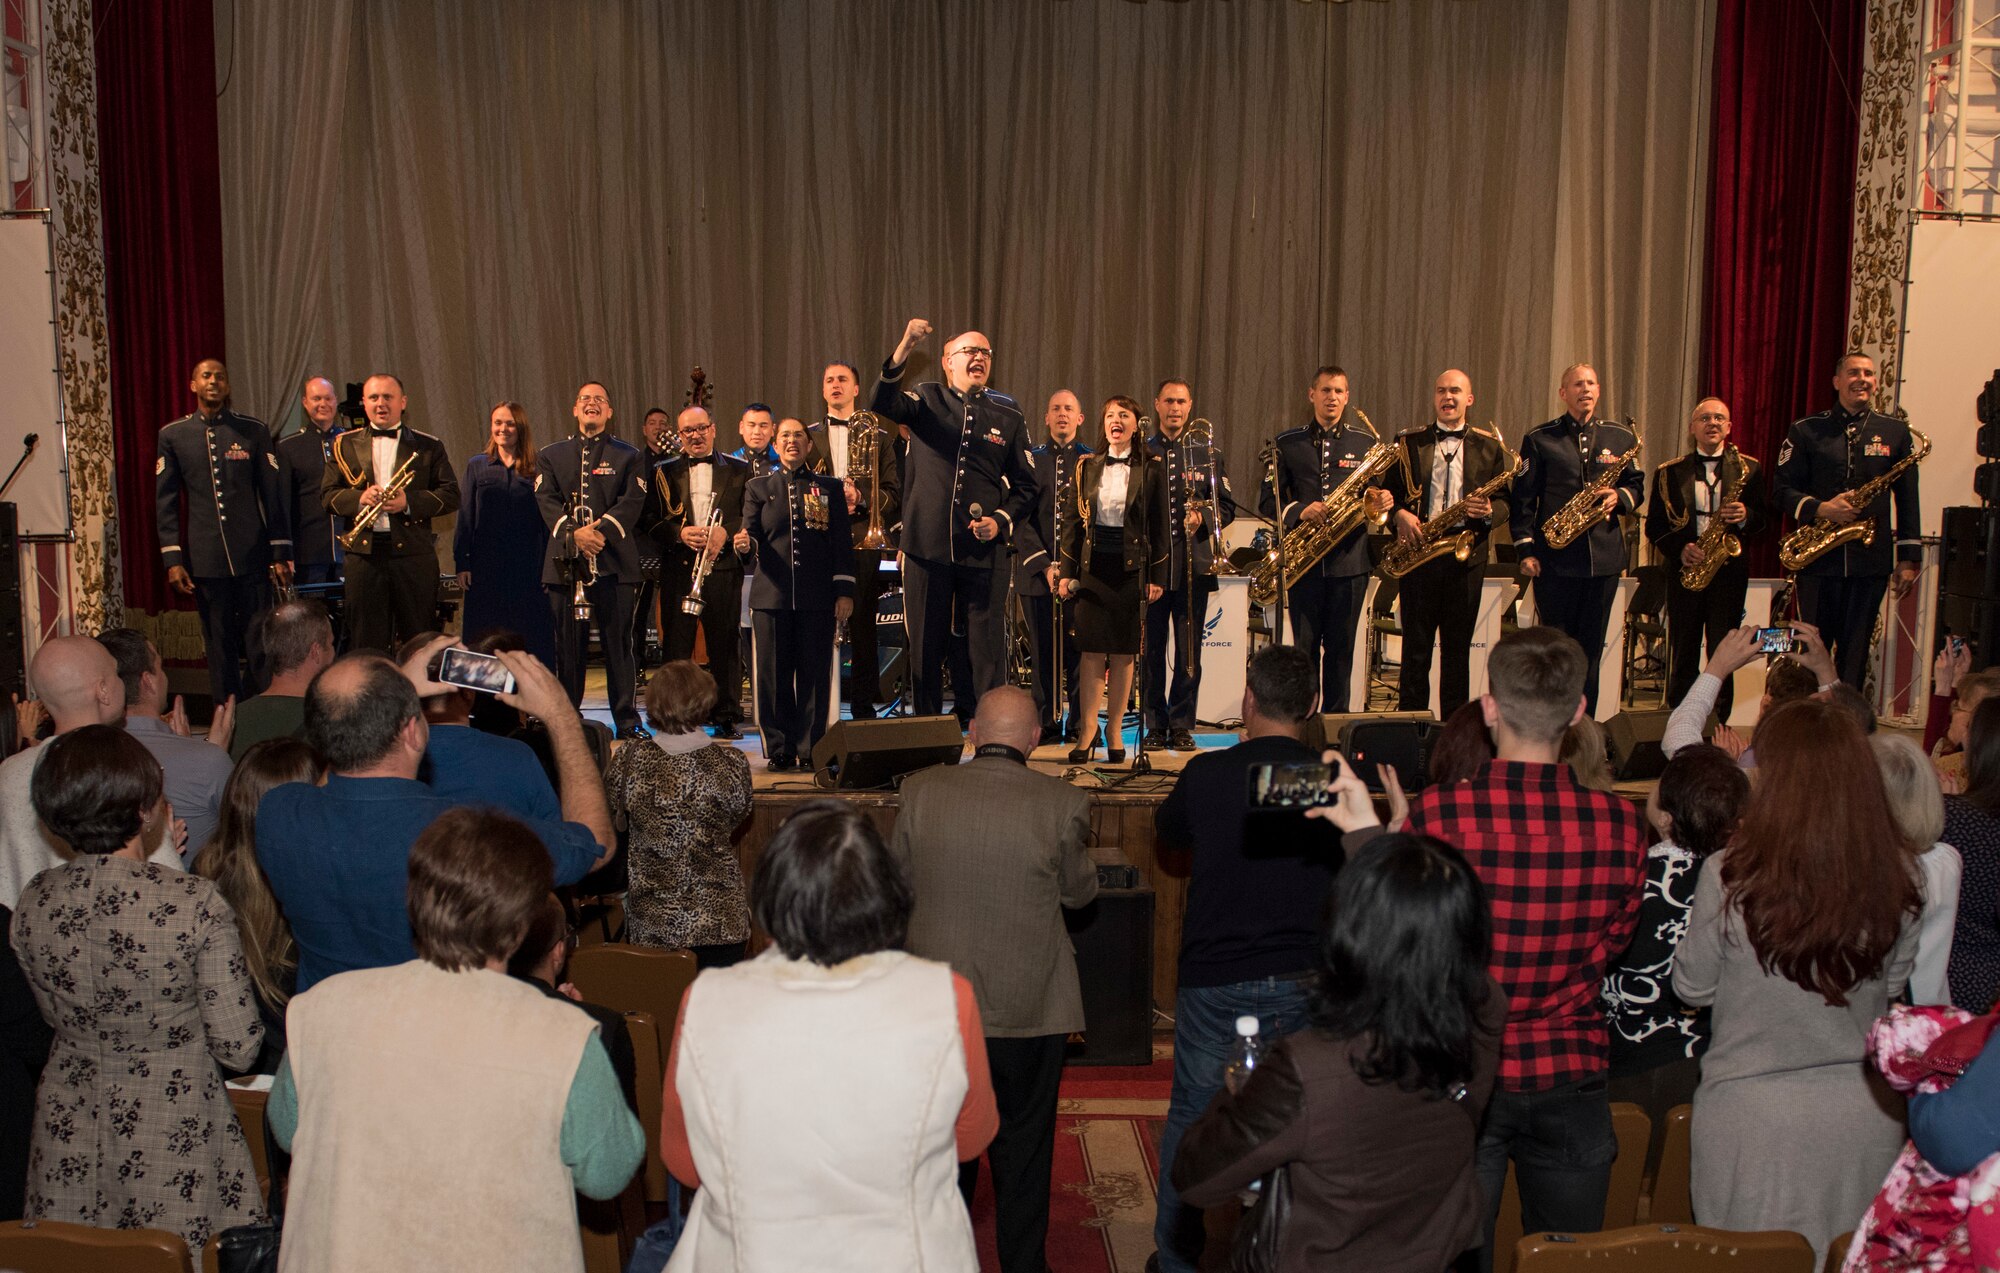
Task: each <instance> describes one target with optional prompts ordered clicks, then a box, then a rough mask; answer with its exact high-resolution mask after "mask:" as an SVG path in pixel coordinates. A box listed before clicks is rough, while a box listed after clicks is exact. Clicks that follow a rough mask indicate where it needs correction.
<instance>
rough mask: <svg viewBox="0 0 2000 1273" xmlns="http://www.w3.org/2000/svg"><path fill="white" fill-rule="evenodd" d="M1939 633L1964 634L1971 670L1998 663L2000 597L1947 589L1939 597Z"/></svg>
mask: <svg viewBox="0 0 2000 1273" xmlns="http://www.w3.org/2000/svg"><path fill="white" fill-rule="evenodd" d="M1937 626H1938V636H1939V637H1948V636H1955V637H1963V638H1964V639H1965V645H1966V648H1967V649H1969V650H1971V651H1972V670H1973V671H1975V672H1978V671H1982V670H1984V669H1986V668H1989V667H1992V666H1993V665H1994V664H1996V663H2000V596H1996V595H1994V594H1991V593H1989V594H1988V595H1986V596H1983V597H1968V596H1966V595H1965V594H1963V593H1958V592H1948V593H1946V594H1945V595H1943V596H1941V597H1939V598H1938V622H1937Z"/></svg>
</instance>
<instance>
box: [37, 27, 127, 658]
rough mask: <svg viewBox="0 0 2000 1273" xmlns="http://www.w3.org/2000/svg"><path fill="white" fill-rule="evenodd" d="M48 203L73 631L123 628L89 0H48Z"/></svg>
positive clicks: (95, 99)
mask: <svg viewBox="0 0 2000 1273" xmlns="http://www.w3.org/2000/svg"><path fill="white" fill-rule="evenodd" d="M43 11H44V15H45V18H46V23H47V25H46V35H47V44H46V49H45V52H46V55H47V58H48V64H47V65H48V96H47V102H48V112H49V117H48V154H49V196H50V197H49V205H50V208H51V211H52V213H53V224H54V230H55V267H56V288H57V296H58V304H57V309H56V314H57V341H58V345H59V347H60V349H61V351H62V369H63V399H64V406H65V409H66V411H67V414H68V417H69V499H70V518H71V522H72V525H73V528H74V531H75V535H76V542H75V544H74V545H73V546H72V548H71V551H70V554H69V563H70V564H69V594H70V598H71V601H72V604H73V606H74V614H73V616H72V617H73V620H74V629H73V630H74V631H77V632H88V633H96V632H101V631H103V630H104V629H105V628H107V627H115V626H117V625H118V624H120V623H123V622H124V609H125V605H124V587H123V584H122V583H121V581H120V575H119V569H118V496H117V490H116V487H115V485H114V483H113V480H112V460H113V455H112V445H111V345H110V339H109V336H108V327H107V323H106V318H105V304H104V233H103V225H102V218H101V215H100V212H101V205H100V203H99V193H100V187H99V184H98V168H97V64H96V56H95V53H94V52H93V49H92V45H91V5H90V0H44V10H43Z"/></svg>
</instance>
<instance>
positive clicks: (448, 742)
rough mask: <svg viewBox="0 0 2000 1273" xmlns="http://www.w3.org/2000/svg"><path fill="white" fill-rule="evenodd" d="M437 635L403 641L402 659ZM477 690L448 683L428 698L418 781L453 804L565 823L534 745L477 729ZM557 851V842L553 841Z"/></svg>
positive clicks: (427, 668)
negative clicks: (425, 737) (474, 709)
mask: <svg viewBox="0 0 2000 1273" xmlns="http://www.w3.org/2000/svg"><path fill="white" fill-rule="evenodd" d="M437 641H438V633H435V632H426V633H424V634H423V635H421V636H416V637H412V638H410V639H409V640H408V641H406V642H404V644H403V648H402V649H401V650H400V651H398V654H397V657H399V658H401V659H403V660H405V661H409V660H412V659H415V658H416V657H417V656H418V655H420V654H423V653H424V652H425V651H427V650H433V651H434V647H436V645H437ZM439 657H440V656H439V655H438V654H437V653H435V652H433V653H431V655H430V658H429V659H428V660H427V661H426V662H425V663H423V664H422V665H421V666H422V667H423V669H424V671H423V674H424V675H425V676H427V677H429V676H435V675H436V674H437V660H438V658H439ZM472 694H473V691H471V690H468V689H460V688H458V687H457V686H451V685H447V686H445V687H444V692H443V693H440V694H426V695H424V698H423V713H424V721H425V723H426V724H428V725H429V726H430V740H429V742H428V743H427V744H426V745H425V747H424V759H423V763H422V764H420V765H419V766H418V767H417V780H418V781H419V782H423V783H426V784H428V785H429V786H430V789H431V791H432V792H433V793H434V794H436V795H439V796H442V797H444V798H445V799H446V800H449V801H451V802H452V803H453V804H463V805H477V806H484V807H485V808H489V809H499V810H501V811H502V812H505V813H511V814H513V815H514V816H515V817H517V818H520V819H521V820H522V821H524V822H531V823H532V822H538V821H539V822H561V821H562V817H563V814H562V802H561V801H560V800H558V799H557V798H556V789H555V788H554V787H552V786H550V785H549V776H548V773H547V772H546V771H545V770H544V769H543V768H542V762H541V760H540V759H539V758H538V757H537V756H536V755H535V749H534V748H532V747H530V746H528V744H526V743H524V742H522V741H521V740H520V739H518V738H506V737H503V736H501V735H499V734H489V733H487V732H486V731H485V730H483V729H474V728H473V727H472V703H473V698H472ZM549 848H550V851H551V852H554V851H555V848H556V846H554V845H550V846H549Z"/></svg>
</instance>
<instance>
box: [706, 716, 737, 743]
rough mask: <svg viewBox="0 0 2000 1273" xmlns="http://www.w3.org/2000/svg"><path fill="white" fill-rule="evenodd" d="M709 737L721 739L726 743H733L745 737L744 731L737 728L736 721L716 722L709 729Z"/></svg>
mask: <svg viewBox="0 0 2000 1273" xmlns="http://www.w3.org/2000/svg"><path fill="white" fill-rule="evenodd" d="M708 736H709V737H710V738H719V739H721V740H722V741H724V742H730V743H733V742H735V741H736V740H737V739H739V738H741V737H743V731H742V730H741V729H740V728H738V727H737V724H736V722H735V721H733V720H722V721H717V722H715V724H714V725H712V726H710V727H709V731H708Z"/></svg>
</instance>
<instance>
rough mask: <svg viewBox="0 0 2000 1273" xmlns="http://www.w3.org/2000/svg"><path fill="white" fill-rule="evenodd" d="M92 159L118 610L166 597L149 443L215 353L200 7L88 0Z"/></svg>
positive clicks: (216, 234)
mask: <svg viewBox="0 0 2000 1273" xmlns="http://www.w3.org/2000/svg"><path fill="white" fill-rule="evenodd" d="M94 9H95V15H94V25H95V27H96V29H97V140H98V165H99V174H100V179H101V181H102V183H103V200H104V274H105V278H104V284H105V287H104V290H105V302H106V306H107V308H108V311H109V320H110V335H111V427H112V436H113V445H114V446H115V448H116V454H117V474H118V512H119V517H118V546H119V551H120V552H121V554H122V555H123V558H124V573H125V603H126V605H128V606H132V607H135V608H137V609H140V610H144V611H149V612H154V613H157V612H159V611H161V610H166V609H170V608H174V607H175V606H180V607H182V608H187V607H190V606H191V605H192V603H191V602H185V601H183V600H181V599H180V598H177V597H173V596H172V594H171V593H170V592H169V590H168V589H167V586H166V577H165V572H164V571H163V570H162V568H161V566H160V543H159V537H158V536H157V535H156V534H155V532H154V518H153V460H154V457H155V455H156V447H155V444H154V439H155V438H156V437H157V436H158V435H159V431H160V428H161V426H162V425H164V424H166V423H167V422H168V421H170V420H174V419H177V418H178V417H180V416H183V415H186V414H187V413H188V412H189V411H192V410H193V409H194V398H193V395H192V394H190V393H189V392H188V387H187V386H188V380H189V378H190V373H191V372H192V371H193V369H194V365H195V363H197V362H199V361H201V360H202V359H204V358H221V357H223V356H224V349H223V331H224V329H223V320H222V198H221V193H220V191H219V189H218V185H219V183H220V181H221V169H220V160H219V158H218V155H217V144H216V111H215V91H216V67H215V27H214V16H213V13H212V12H211V8H210V0H96V3H95V5H94Z"/></svg>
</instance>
